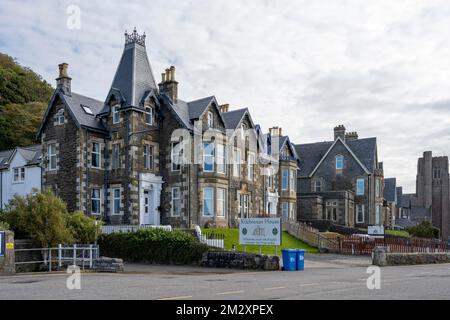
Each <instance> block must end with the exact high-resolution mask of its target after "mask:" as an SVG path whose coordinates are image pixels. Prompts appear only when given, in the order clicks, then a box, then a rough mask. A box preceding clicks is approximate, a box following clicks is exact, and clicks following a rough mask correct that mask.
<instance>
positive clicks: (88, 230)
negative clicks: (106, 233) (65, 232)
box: [67, 211, 101, 243]
mask: <svg viewBox="0 0 450 320" xmlns="http://www.w3.org/2000/svg"><path fill="white" fill-rule="evenodd" d="M67 225H68V227H69V229H70V231H71V233H72V235H73V237H74V240H75V241H76V242H77V243H94V242H96V240H97V237H98V236H99V235H100V233H101V222H100V221H98V222H97V221H96V219H94V218H91V217H88V216H86V215H85V214H84V213H83V212H82V211H76V212H74V213H72V214H69V216H68V219H67Z"/></svg>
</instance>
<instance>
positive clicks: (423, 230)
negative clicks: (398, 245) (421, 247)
mask: <svg viewBox="0 0 450 320" xmlns="http://www.w3.org/2000/svg"><path fill="white" fill-rule="evenodd" d="M406 231H408V233H409V234H410V235H411V236H413V237H417V238H427V239H438V238H439V229H438V228H435V227H433V225H432V224H431V222H430V221H423V222H421V223H420V224H418V225H417V226H414V227H410V228H407V229H406Z"/></svg>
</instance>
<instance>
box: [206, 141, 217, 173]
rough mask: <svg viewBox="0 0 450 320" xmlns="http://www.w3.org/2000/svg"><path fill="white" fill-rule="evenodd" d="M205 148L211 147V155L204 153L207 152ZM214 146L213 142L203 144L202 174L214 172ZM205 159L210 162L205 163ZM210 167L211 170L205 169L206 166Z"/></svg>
mask: <svg viewBox="0 0 450 320" xmlns="http://www.w3.org/2000/svg"><path fill="white" fill-rule="evenodd" d="M207 146H209V147H210V146H212V150H211V153H208V154H207V153H206V150H207ZM215 149H216V148H215V145H214V142H213V141H212V142H203V172H214V170H215V164H214V158H215V153H216V152H215V151H216V150H215ZM207 159H211V160H210V161H208V162H207ZM207 164H208V165H209V164H210V165H211V166H212V168H211V169H208V170H207V169H206V165H207Z"/></svg>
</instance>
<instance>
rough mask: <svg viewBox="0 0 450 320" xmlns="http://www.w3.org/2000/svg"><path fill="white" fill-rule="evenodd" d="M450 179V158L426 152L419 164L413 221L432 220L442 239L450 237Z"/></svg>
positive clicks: (412, 203)
mask: <svg viewBox="0 0 450 320" xmlns="http://www.w3.org/2000/svg"><path fill="white" fill-rule="evenodd" d="M449 185H450V179H449V169H448V157H433V155H432V152H431V151H427V152H424V154H423V157H422V158H419V160H418V163H417V179H416V194H415V196H413V197H411V220H413V221H416V222H420V221H423V220H429V219H431V222H432V223H433V225H434V226H435V227H437V228H439V230H440V232H441V233H440V234H441V238H442V239H445V240H446V239H449V237H450V218H449V215H450V189H449Z"/></svg>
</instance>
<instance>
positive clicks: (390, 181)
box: [383, 178, 398, 228]
mask: <svg viewBox="0 0 450 320" xmlns="http://www.w3.org/2000/svg"><path fill="white" fill-rule="evenodd" d="M383 194H384V201H385V202H384V206H383V211H384V225H385V226H386V227H390V228H393V227H394V225H395V220H396V217H398V209H397V202H398V201H397V179H396V178H386V179H384V192H383Z"/></svg>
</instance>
